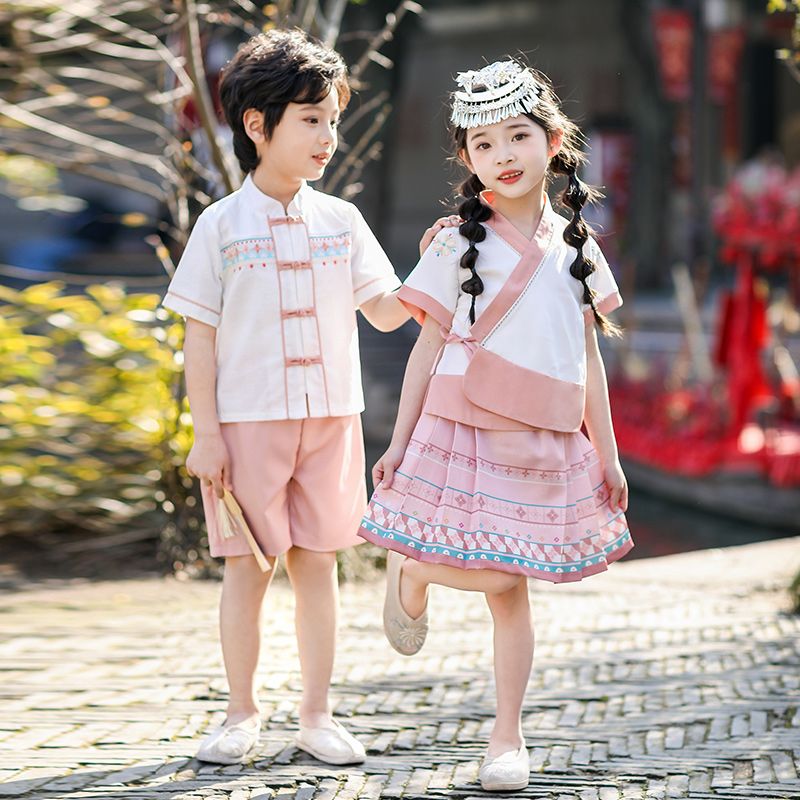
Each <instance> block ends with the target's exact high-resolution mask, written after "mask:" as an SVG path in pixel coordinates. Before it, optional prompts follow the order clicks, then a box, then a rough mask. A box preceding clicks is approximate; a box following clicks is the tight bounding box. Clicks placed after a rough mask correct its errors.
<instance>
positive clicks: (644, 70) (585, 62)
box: [366, 0, 800, 288]
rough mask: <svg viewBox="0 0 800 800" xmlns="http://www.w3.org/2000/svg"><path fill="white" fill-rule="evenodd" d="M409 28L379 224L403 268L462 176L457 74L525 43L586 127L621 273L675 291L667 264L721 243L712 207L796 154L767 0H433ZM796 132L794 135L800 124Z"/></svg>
mask: <svg viewBox="0 0 800 800" xmlns="http://www.w3.org/2000/svg"><path fill="white" fill-rule="evenodd" d="M424 5H425V8H426V13H425V14H424V15H422V16H421V17H420V18H419V20H418V21H417V22H416V23H415V25H414V26H413V29H412V27H411V26H409V27H407V28H405V29H404V30H403V32H402V35H401V36H399V37H398V40H399V42H398V46H397V51H398V52H397V54H396V57H397V63H398V67H397V74H396V75H395V77H394V80H395V81H396V87H395V88H396V92H395V116H394V121H393V124H392V125H391V127H390V130H389V135H388V138H387V141H386V146H385V157H384V160H383V163H382V165H381V167H380V169H379V171H380V173H381V175H380V177H379V178H377V181H376V183H377V186H375V187H368V188H367V195H366V196H367V197H369V196H370V195H373V196H374V197H373V199H374V202H372V201H370V202H368V203H367V204H366V206H367V208H368V209H374V208H376V207H377V208H379V209H380V218H379V219H374V220H373V222H375V223H377V227H378V230H379V231H380V232H382V234H383V241H384V242H385V243H386V246H387V248H388V250H389V251H390V254H391V255H392V256H393V257H394V258H395V260H396V264H397V266H398V269H399V270H400V271H407V270H408V269H409V268H410V267H411V266H412V265H413V263H414V262H415V259H416V243H417V241H418V239H419V236H420V234H421V232H422V231H423V229H424V228H425V227H427V225H428V224H430V222H431V220H432V219H433V218H434V217H435V216H437V215H438V214H439V213H441V211H442V209H443V207H444V206H443V205H442V201H448V200H451V199H452V193H451V186H452V185H454V184H455V183H456V182H457V180H458V179H459V176H460V175H461V174H463V173H462V172H461V171H460V170H459V169H457V168H456V166H455V165H454V164H452V163H448V161H447V159H448V157H449V156H450V155H451V153H450V150H449V142H448V138H447V135H446V123H447V108H446V101H447V95H448V92H450V91H451V90H452V88H453V77H454V75H455V73H456V72H458V71H461V70H465V69H472V68H475V67H479V66H480V65H481V64H482V63H484V62H490V61H493V60H496V59H498V58H502V57H504V56H506V55H511V56H516V55H518V54H520V53H522V54H524V56H525V57H526V58H527V59H528V61H529V62H530V63H531V64H532V65H533V66H535V67H537V68H538V69H540V70H542V71H543V72H545V73H546V74H547V75H549V76H550V78H551V79H552V80H553V82H554V84H555V87H556V90H557V92H558V94H559V96H560V97H561V99H562V101H563V102H564V105H565V109H566V110H567V112H568V113H569V114H570V115H571V116H572V117H573V118H574V119H576V120H577V121H578V122H579V123H580V124H581V126H582V128H583V130H584V132H585V133H586V135H587V138H588V140H589V144H590V147H591V152H590V157H591V162H592V163H591V167H590V169H589V170H588V171H587V174H586V177H587V178H588V180H590V181H591V182H593V183H595V184H599V185H601V186H604V187H605V193H606V196H607V199H606V201H605V202H604V203H603V207H602V209H601V210H600V212H597V213H596V216H595V218H594V220H593V221H595V222H596V223H597V224H598V227H600V229H601V230H602V231H603V232H604V233H605V234H606V239H605V247H606V248H607V249H608V250H609V251H610V255H611V257H612V258H613V259H614V260H616V261H617V262H618V263H619V262H622V264H623V265H624V267H625V268H624V269H623V270H622V272H623V282H631V281H632V280H633V279H634V277H635V281H636V283H637V284H638V285H639V286H642V287H648V288H657V287H664V286H666V285H668V283H669V278H668V275H669V269H668V267H669V265H671V264H672V263H673V262H674V261H676V260H685V261H687V262H689V263H697V262H698V261H700V260H704V259H706V258H707V257H709V256H711V255H712V254H713V250H714V243H713V239H712V235H711V229H710V224H709V204H710V201H711V199H712V197H713V196H714V194H715V193H716V192H717V191H718V189H719V188H720V187H721V186H722V185H723V184H724V182H725V180H726V178H727V177H728V176H729V175H730V173H731V172H732V171H733V169H734V168H735V167H736V166H737V165H738V164H740V163H741V162H742V161H743V160H744V159H747V158H749V157H751V156H753V155H754V154H757V153H759V152H762V151H764V150H765V149H768V148H771V149H776V150H779V151H782V152H783V153H784V154H785V156H786V157H787V158H790V159H795V160H797V158H798V155H797V150H798V139H800V134H798V125H799V124H800V123H798V120H800V86H798V85H797V84H796V83H795V82H794V81H793V79H792V78H791V76H790V74H789V72H788V70H787V69H786V68H785V66H784V65H783V64H781V63H780V62H779V61H778V60H777V59H776V56H775V51H776V50H777V49H778V48H779V47H785V46H786V45H787V44H788V41H789V35H790V31H791V25H792V19H793V17H792V15H791V14H776V15H767V13H766V2H765V0H673V2H668V1H667V0H603V1H602V2H595V1H594V0H472V2H468V3H467V2H459V1H458V0H427V1H426V2H424ZM792 130H794V132H795V133H794V134H792V133H791V131H792Z"/></svg>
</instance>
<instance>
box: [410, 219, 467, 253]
mask: <svg viewBox="0 0 800 800" xmlns="http://www.w3.org/2000/svg"><path fill="white" fill-rule="evenodd" d="M463 221H464V220H463V219H461V217H459V216H458V214H450V216H448V217H439V219H437V220H436V222H434V223H433V225H431V226H430V228H428V230H426V231H425V233H423V234H422V238H421V239H420V240H419V254H420V256H422V255H423V253H424V252H425V251H426V250H427V249H428V248H429V247H430V244H431V242H432V241H433V240H434V237H435V236H436V234H437V233H439V231H441V230H444V229H445V228H457V227H458V226H459V225H460V224H461V223H462V222H463Z"/></svg>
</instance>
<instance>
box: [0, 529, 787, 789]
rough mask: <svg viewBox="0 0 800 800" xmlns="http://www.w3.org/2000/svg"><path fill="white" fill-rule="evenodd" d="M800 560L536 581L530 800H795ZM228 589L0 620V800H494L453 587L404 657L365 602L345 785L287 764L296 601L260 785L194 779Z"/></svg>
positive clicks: (204, 587)
mask: <svg viewBox="0 0 800 800" xmlns="http://www.w3.org/2000/svg"><path fill="white" fill-rule="evenodd" d="M798 567H800V539H784V540H779V541H773V542H768V543H762V544H758V545H747V546H744V547H737V548H729V549H724V550H714V551H704V552H698V553H688V554H683V555H679V556H669V557H665V558H659V559H646V560H639V561H631V562H628V563H621V564H616V565H613V566H612V568H611V570H610V571H609V572H608V573H605V574H603V575H598V576H594V577H592V578H590V579H588V580H586V581H584V582H583V583H579V584H566V585H562V586H552V585H549V584H545V583H542V582H539V581H532V582H531V597H532V601H533V607H534V614H535V619H536V638H537V644H536V656H535V667H534V674H533V676H532V678H531V682H530V686H529V690H528V694H527V700H526V705H525V716H524V730H525V735H526V737H527V742H528V745H529V748H530V759H531V769H532V775H531V785H530V787H529V788H528V790H526V791H524V792H515V793H513V796H514V797H525V798H549V799H550V800H651V799H652V800H662V799H663V800H669V799H670V798H696V800H706V799H707V800H711V799H712V798H714V800H745V799H747V800H750V799H751V798H760V799H761V800H788V799H789V798H792V799H793V800H797V799H798V798H800V779H799V778H798V772H800V669H799V668H800V618H798V617H797V616H792V615H790V614H789V613H788V611H787V607H788V598H787V595H786V592H785V587H786V586H787V585H788V582H789V579H790V577H791V575H792V574H793V573H794V572H795V571H796V570H797V568H798ZM218 593H219V585H218V584H216V583H202V582H189V583H182V582H179V581H176V580H174V579H160V578H152V579H142V580H125V581H119V582H113V581H106V582H95V583H89V582H82V581H62V582H58V581H48V582H40V583H34V584H30V585H24V586H19V587H18V589H17V590H16V591H7V592H5V594H4V596H3V597H2V600H0V669H1V670H2V671H1V672H0V675H1V676H2V680H0V797H3V796H9V797H22V798H41V800H59V798H86V799H87V800H89V799H91V800H107V799H111V798H123V799H124V800H200V799H201V798H203V799H204V800H211V799H214V800H216V799H217V798H220V799H221V798H227V800H288V798H297V799H298V800H333V798H336V800H368V799H371V798H398V799H399V798H410V799H411V800H415V799H416V798H432V799H434V800H435V799H436V798H458V799H459V800H467V798H480V797H488V796H489V795H487V794H485V793H483V792H481V790H480V786H479V785H478V784H477V782H476V779H477V772H478V765H479V763H480V759H481V757H482V754H483V750H484V747H485V744H486V740H487V737H488V733H489V729H490V725H491V719H492V711H493V703H494V690H493V686H492V682H491V660H490V659H491V625H490V621H489V614H488V611H487V609H486V607H485V603H484V602H483V599H482V597H481V596H479V595H468V594H463V593H458V592H454V591H450V590H446V589H441V588H438V587H435V588H434V591H433V592H432V598H431V609H432V631H431V634H430V637H429V640H428V642H427V643H426V645H425V647H424V649H423V651H422V652H421V653H420V654H419V655H418V656H416V657H414V658H411V659H407V658H404V657H402V656H399V655H397V654H395V653H394V651H393V650H391V649H390V648H389V646H388V645H387V644H386V643H385V641H384V639H383V635H382V632H381V628H380V607H381V603H382V586H381V585H380V584H379V583H378V584H375V583H368V584H354V585H346V586H344V587H343V590H342V604H343V613H342V620H343V622H342V630H341V635H340V651H339V658H338V662H337V669H336V674H335V687H334V688H335V702H336V713H337V714H338V715H339V716H340V717H342V718H345V720H346V723H347V725H348V727H349V728H350V730H352V731H353V733H355V734H356V735H357V736H359V737H360V738H361V739H362V741H363V742H364V743H365V745H366V747H367V749H368V758H367V761H366V763H365V764H364V765H363V766H360V767H358V768H352V767H348V768H334V767H326V766H323V765H321V764H319V763H316V762H315V761H313V760H312V759H311V758H310V757H308V756H306V755H305V754H302V753H300V752H298V751H297V750H296V748H294V747H293V746H292V744H291V741H292V736H293V733H294V730H295V727H296V716H295V708H296V704H297V702H298V698H299V691H300V685H299V679H298V674H299V667H298V661H297V652H296V645H295V642H294V633H293V623H292V602H293V601H292V596H291V592H290V590H289V588H288V586H287V585H285V584H281V585H277V586H274V587H273V588H272V589H271V590H270V595H269V598H268V609H267V613H266V614H265V622H266V624H265V630H264V654H263V656H262V667H261V671H260V674H261V677H262V684H263V689H262V694H261V696H262V700H263V704H264V727H263V743H262V747H261V749H260V751H259V753H258V755H257V757H256V758H255V759H254V760H253V761H252V762H251V763H249V764H246V765H244V766H235V767H213V766H208V765H201V764H200V763H199V762H197V761H195V760H194V759H192V758H191V755H192V753H193V752H194V750H195V748H196V745H197V742H198V740H199V738H200V736H201V735H202V733H203V731H204V730H205V729H206V728H207V727H208V726H209V725H213V724H215V723H217V722H219V721H220V720H221V715H222V709H223V707H224V701H225V680H224V673H223V669H222V660H221V655H220V653H219V647H218V644H217V632H216V615H217V609H216V604H217V599H218Z"/></svg>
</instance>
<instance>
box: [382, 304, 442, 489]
mask: <svg viewBox="0 0 800 800" xmlns="http://www.w3.org/2000/svg"><path fill="white" fill-rule="evenodd" d="M440 329H441V326H440V325H439V323H438V322H437V321H436V320H435V319H434V318H433V317H431V316H426V317H425V321H424V323H423V325H422V330H421V331H420V333H419V337H418V338H417V342H416V344H415V345H414V348H413V349H412V351H411V355H410V356H409V357H408V364H407V365H406V373H405V377H404V378H403V389H402V391H401V392H400V405H399V407H398V409H397V420H396V421H395V423H394V432H393V433H392V441H391V443H390V444H389V447H388V449H387V450H386V452H385V453H384V454H383V455H382V456H381V458H380V459H379V460H378V463H377V464H376V465H375V467H374V468H373V470H372V482H373V485H374V486H376V487H377V485H378V484H379V483H381V482H383V485H384V487H389V486H391V485H392V479H393V477H394V471H395V469H397V467H398V466H399V465H400V462H401V461H402V460H403V456H404V455H405V451H406V447H407V446H408V442H409V440H410V439H411V434H412V433H413V432H414V426H415V425H416V424H417V420H419V415H420V412H421V411H422V402H423V400H424V398H425V391H426V390H427V388H428V381H430V377H431V368H432V367H433V362H434V360H435V359H436V354H437V353H438V352H439V350H440V349H441V347H442V342H443V339H442V334H441V330H440Z"/></svg>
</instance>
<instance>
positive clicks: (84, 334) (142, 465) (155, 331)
mask: <svg viewBox="0 0 800 800" xmlns="http://www.w3.org/2000/svg"><path fill="white" fill-rule="evenodd" d="M0 301H2V304H1V305H0V386H2V389H0V420H2V423H3V424H2V427H0V505H1V506H2V516H0V526H2V527H0V530H1V531H2V532H3V533H13V534H37V533H41V532H59V531H62V530H65V529H70V530H73V531H75V530H77V531H86V532H93V533H110V532H116V533H117V534H120V533H121V532H123V531H124V533H125V535H126V536H128V537H135V536H137V535H138V536H143V535H152V536H155V535H157V533H158V529H159V527H160V520H161V515H162V510H161V509H160V508H159V505H160V504H162V503H164V502H165V501H166V500H167V497H166V494H165V486H166V483H167V482H168V479H167V478H166V475H168V473H170V472H172V471H174V469H175V465H176V464H178V463H181V462H182V460H183V458H184V456H185V453H186V450H187V447H188V443H189V437H190V431H189V430H188V428H187V426H185V425H182V424H181V419H180V414H179V412H180V409H179V408H178V404H177V402H176V400H175V399H174V398H175V397H176V396H177V391H176V388H177V383H178V381H179V380H180V363H179V359H178V358H177V357H176V355H175V353H176V352H177V349H178V348H179V347H180V343H181V336H182V325H180V324H177V323H176V322H174V321H173V320H172V319H171V318H168V317H167V315H166V313H165V312H164V311H163V310H159V309H158V303H159V298H158V296H156V295H150V294H138V295H135V294H134V295H126V294H125V292H124V291H123V289H122V288H120V287H118V286H108V285H106V286H101V285H97V286H90V287H89V288H88V289H87V290H86V293H85V294H66V293H65V292H64V291H63V286H62V285H61V284H59V283H55V282H50V283H43V284H37V285H34V286H30V287H28V288H27V289H24V290H22V291H15V290H13V289H10V288H7V287H0ZM187 416H188V415H187Z"/></svg>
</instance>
